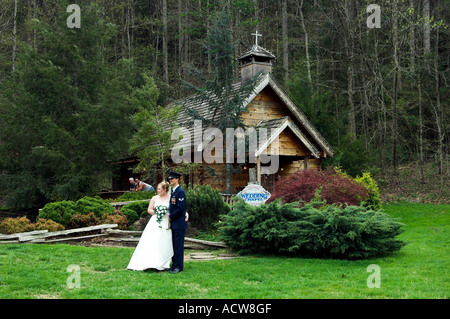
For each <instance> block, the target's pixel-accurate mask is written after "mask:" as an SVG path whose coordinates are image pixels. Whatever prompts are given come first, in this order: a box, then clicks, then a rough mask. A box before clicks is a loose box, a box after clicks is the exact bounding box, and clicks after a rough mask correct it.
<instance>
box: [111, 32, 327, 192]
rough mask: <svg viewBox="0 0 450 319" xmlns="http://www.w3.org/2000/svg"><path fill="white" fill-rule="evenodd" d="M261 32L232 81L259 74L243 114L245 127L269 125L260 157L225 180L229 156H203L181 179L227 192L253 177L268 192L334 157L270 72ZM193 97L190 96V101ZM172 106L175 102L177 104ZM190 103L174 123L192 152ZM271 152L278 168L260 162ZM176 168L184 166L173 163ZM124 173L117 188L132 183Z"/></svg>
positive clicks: (198, 106)
mask: <svg viewBox="0 0 450 319" xmlns="http://www.w3.org/2000/svg"><path fill="white" fill-rule="evenodd" d="M257 37H258V34H256V44H254V45H253V46H252V48H251V49H250V50H249V51H247V52H245V53H244V54H243V55H242V56H240V57H239V58H238V61H239V68H240V77H241V79H240V81H239V82H237V83H235V84H234V85H233V88H234V89H235V90H238V89H239V88H240V87H241V86H242V85H244V84H245V83H246V82H247V81H249V80H250V79H252V78H253V77H254V76H256V75H258V74H259V77H258V81H257V83H256V86H255V88H254V90H253V92H251V93H249V94H248V96H245V97H244V100H245V103H244V106H243V107H245V108H246V112H243V113H241V119H242V122H243V123H244V125H245V128H246V129H249V128H255V130H256V131H258V130H259V129H262V128H265V129H266V130H267V132H268V134H267V136H265V138H264V140H261V138H260V139H259V143H258V148H257V150H256V152H255V153H254V156H253V159H255V158H256V161H253V162H250V161H249V162H248V163H244V164H240V165H238V164H233V168H234V174H233V175H232V178H231V180H230V182H229V183H228V185H227V179H226V163H225V162H226V161H225V160H223V163H214V162H213V163H211V162H205V161H204V160H203V161H202V163H201V164H199V165H196V166H195V168H194V169H192V170H191V172H190V173H189V174H185V175H183V181H182V183H186V184H190V185H203V184H208V185H211V186H212V187H215V188H218V189H219V190H220V191H222V192H223V193H229V194H236V193H238V192H239V191H241V190H242V189H244V188H245V187H246V186H247V185H248V183H249V182H253V183H259V184H260V185H262V186H263V187H264V188H265V189H266V190H268V191H269V192H270V191H272V189H273V184H274V182H275V181H277V180H279V179H283V178H285V177H287V176H289V175H290V174H292V173H294V172H296V171H298V170H302V169H305V168H309V169H315V170H320V168H321V160H322V159H323V158H325V157H328V156H330V157H331V156H333V153H334V151H333V149H332V148H331V146H330V145H329V144H328V143H327V141H326V140H325V139H324V138H323V136H322V135H321V134H320V132H319V131H318V130H317V129H316V128H315V127H314V125H312V123H311V122H310V121H309V120H308V118H307V117H306V116H305V114H303V112H302V111H301V110H300V109H299V108H298V107H297V106H296V105H295V103H294V102H293V101H292V100H291V98H290V97H289V95H288V94H287V93H286V92H285V91H284V89H283V88H282V87H281V86H280V84H279V83H278V82H277V81H276V79H275V78H274V76H273V75H272V63H273V61H274V60H275V56H274V55H273V54H272V53H270V52H269V51H267V50H266V49H264V48H263V47H261V46H259V45H258V41H257V40H258V39H257ZM189 100H190V99H186V101H189ZM188 103H189V102H188ZM190 103H191V104H190V105H185V106H186V108H189V109H191V110H194V111H195V112H198V114H202V116H203V117H204V118H208V117H210V118H211V117H212V116H217V114H214V115H213V114H210V113H211V108H210V107H209V105H208V103H207V102H203V103H199V102H190ZM173 106H175V103H174V105H173ZM186 108H185V107H182V108H181V111H180V112H179V114H178V118H177V121H176V122H177V125H178V126H179V127H183V128H184V129H185V130H187V131H189V133H190V134H189V135H190V136H191V140H189V141H188V143H187V146H188V148H187V151H188V152H191V153H192V154H193V153H194V151H195V150H194V148H195V147H196V145H195V141H194V130H195V127H194V125H193V124H192V123H194V118H193V117H192V116H191V115H190V114H192V112H191V113H189V112H187V111H186ZM188 123H190V124H188ZM207 129H208V127H206V126H205V125H203V126H202V131H203V133H204V132H205V131H206V130H207ZM224 141H225V138H224ZM274 143H277V147H276V148H275V147H273V146H274V145H273V144H274ZM177 145H179V143H177ZM198 147H199V146H198V145H197V148H198ZM207 147H208V145H205V142H203V143H202V145H201V149H200V151H202V150H204V149H206V148H207ZM184 150H185V149H184ZM197 151H198V149H197ZM267 155H270V156H271V157H272V158H273V156H277V159H278V165H277V167H276V171H275V172H273V171H272V172H270V173H267V172H265V170H264V166H263V165H262V164H261V158H263V157H264V156H266V158H267ZM224 156H225V155H224ZM193 157H194V156H192V158H193ZM136 160H138V159H135V158H133V159H129V161H128V162H127V161H125V162H124V164H126V165H128V166H129V165H132V164H133V163H136ZM122 166H123V165H122ZM172 169H173V170H177V169H178V170H180V169H181V168H179V167H177V165H176V164H173V167H172ZM127 172H128V173H127ZM180 172H181V171H180ZM120 175H121V176H120V177H119V178H117V180H116V181H113V189H114V188H115V190H119V189H122V190H125V189H127V188H128V177H129V176H128V175H130V176H131V173H130V171H129V170H128V169H127V168H126V167H125V166H123V167H122V168H121V173H120ZM162 178H163V176H162V174H161V173H160V172H159V173H157V174H155V176H154V178H151V180H150V181H151V182H152V181H153V182H154V181H160V180H162ZM227 186H228V187H229V190H228V192H226V188H227Z"/></svg>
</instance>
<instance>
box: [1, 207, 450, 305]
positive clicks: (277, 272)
mask: <svg viewBox="0 0 450 319" xmlns="http://www.w3.org/2000/svg"><path fill="white" fill-rule="evenodd" d="M385 210H386V212H387V213H388V214H390V215H391V216H393V217H399V218H401V221H402V222H403V223H405V224H406V230H405V232H404V233H403V234H402V235H401V236H400V237H401V239H402V240H404V241H406V242H408V245H407V246H405V247H404V248H402V250H401V251H400V252H398V253H395V254H392V255H389V256H384V257H379V258H372V259H367V260H358V261H347V260H331V259H325V260H324V259H311V258H284V257H244V258H240V259H235V260H216V261H202V262H200V261H186V262H185V271H184V272H182V273H180V274H177V275H173V274H170V273H167V272H164V273H158V272H153V271H149V272H133V271H129V270H126V266H127V264H128V261H129V260H130V258H131V255H132V253H133V249H131V248H99V247H89V248H88V247H81V246H71V245H39V244H36V245H31V244H30V245H25V244H21V245H0V298H211V299H215V298H225V299H227V298H236V299H240V298H246V299H247V298H274V299H278V298H289V299H296V298H339V299H340V298H448V296H449V291H450V288H449V287H450V285H449V274H448V270H449V269H450V267H449V266H450V264H449V260H450V259H449V255H450V254H449V253H450V251H449V250H450V249H449V233H448V231H449V217H448V214H449V212H450V205H428V204H410V203H400V204H389V205H385ZM72 264H75V265H78V266H79V267H80V273H79V275H80V276H79V278H80V288H73V289H69V287H68V286H67V279H68V278H69V276H70V275H71V274H72V273H69V272H67V267H68V266H69V265H72ZM370 264H376V265H378V266H379V267H380V274H381V287H380V288H368V287H367V278H368V277H369V276H370V275H371V273H369V272H367V267H368V266H369V265H370Z"/></svg>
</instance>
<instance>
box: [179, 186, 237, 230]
mask: <svg viewBox="0 0 450 319" xmlns="http://www.w3.org/2000/svg"><path fill="white" fill-rule="evenodd" d="M184 189H185V188H184ZM186 205H187V212H188V213H189V221H190V223H191V227H194V228H197V229H200V230H210V229H211V228H213V226H214V224H215V223H216V222H217V221H218V220H219V216H220V215H223V214H226V213H228V212H229V211H230V207H229V205H227V204H226V203H225V202H224V201H223V198H222V194H221V193H220V191H219V190H218V189H215V188H212V187H211V186H209V185H197V186H195V187H194V188H190V189H188V190H187V191H186Z"/></svg>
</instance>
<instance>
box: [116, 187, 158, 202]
mask: <svg viewBox="0 0 450 319" xmlns="http://www.w3.org/2000/svg"><path fill="white" fill-rule="evenodd" d="M155 195H158V194H157V193H156V191H154V190H153V191H151V192H126V193H124V194H123V195H121V196H119V197H118V198H115V199H113V200H111V201H113V202H131V201H134V200H143V199H151V198H152V197H153V196H155Z"/></svg>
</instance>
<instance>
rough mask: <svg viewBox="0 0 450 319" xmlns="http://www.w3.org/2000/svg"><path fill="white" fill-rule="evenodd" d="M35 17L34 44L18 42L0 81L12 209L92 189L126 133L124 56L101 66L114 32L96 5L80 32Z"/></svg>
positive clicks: (1, 141)
mask: <svg viewBox="0 0 450 319" xmlns="http://www.w3.org/2000/svg"><path fill="white" fill-rule="evenodd" d="M60 9H61V10H60V12H61V14H60V15H59V16H58V17H57V23H55V24H53V25H50V24H49V23H46V22H45V21H38V20H33V23H34V24H33V25H32V27H33V28H35V29H36V30H37V37H38V38H39V48H38V49H37V48H33V45H31V44H28V43H24V42H18V50H17V60H16V70H15V72H13V73H11V75H10V76H9V77H8V78H7V79H6V80H5V81H3V82H2V83H1V84H0V86H1V88H0V92H1V95H0V105H1V106H0V109H2V110H3V112H4V113H3V114H2V117H1V120H0V121H1V123H0V125H1V127H2V129H1V131H0V158H1V159H2V160H1V161H0V184H1V188H3V189H6V191H7V193H8V199H9V202H10V204H11V205H12V206H15V207H17V208H29V207H36V206H38V207H39V206H42V205H43V204H44V203H46V202H48V201H51V200H61V199H77V198H79V197H81V196H83V195H84V194H93V193H96V192H97V191H98V189H99V185H100V183H101V182H102V181H103V180H105V179H107V178H110V177H111V174H112V163H113V161H114V160H117V157H118V156H120V154H122V152H123V150H122V148H123V147H125V148H127V141H128V138H129V136H130V135H131V125H130V124H131V123H130V115H131V114H132V112H133V108H132V107H131V106H130V104H129V101H128V98H127V95H128V93H129V89H130V87H131V85H133V82H134V81H136V80H135V76H134V74H132V70H133V68H132V64H131V63H130V61H126V60H123V61H120V63H117V64H112V65H111V64H108V63H104V61H105V60H106V56H107V52H108V51H107V50H106V49H105V44H107V43H108V41H109V40H110V39H111V37H112V36H113V34H114V32H115V28H114V26H113V25H111V24H110V23H108V22H107V21H106V20H105V19H103V18H102V17H101V16H100V15H99V10H98V7H97V6H96V5H91V6H89V7H88V6H85V7H84V10H83V23H84V24H85V25H86V26H89V27H85V28H81V29H69V28H67V27H66V23H65V22H66V18H67V15H68V14H66V12H65V8H60Z"/></svg>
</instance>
